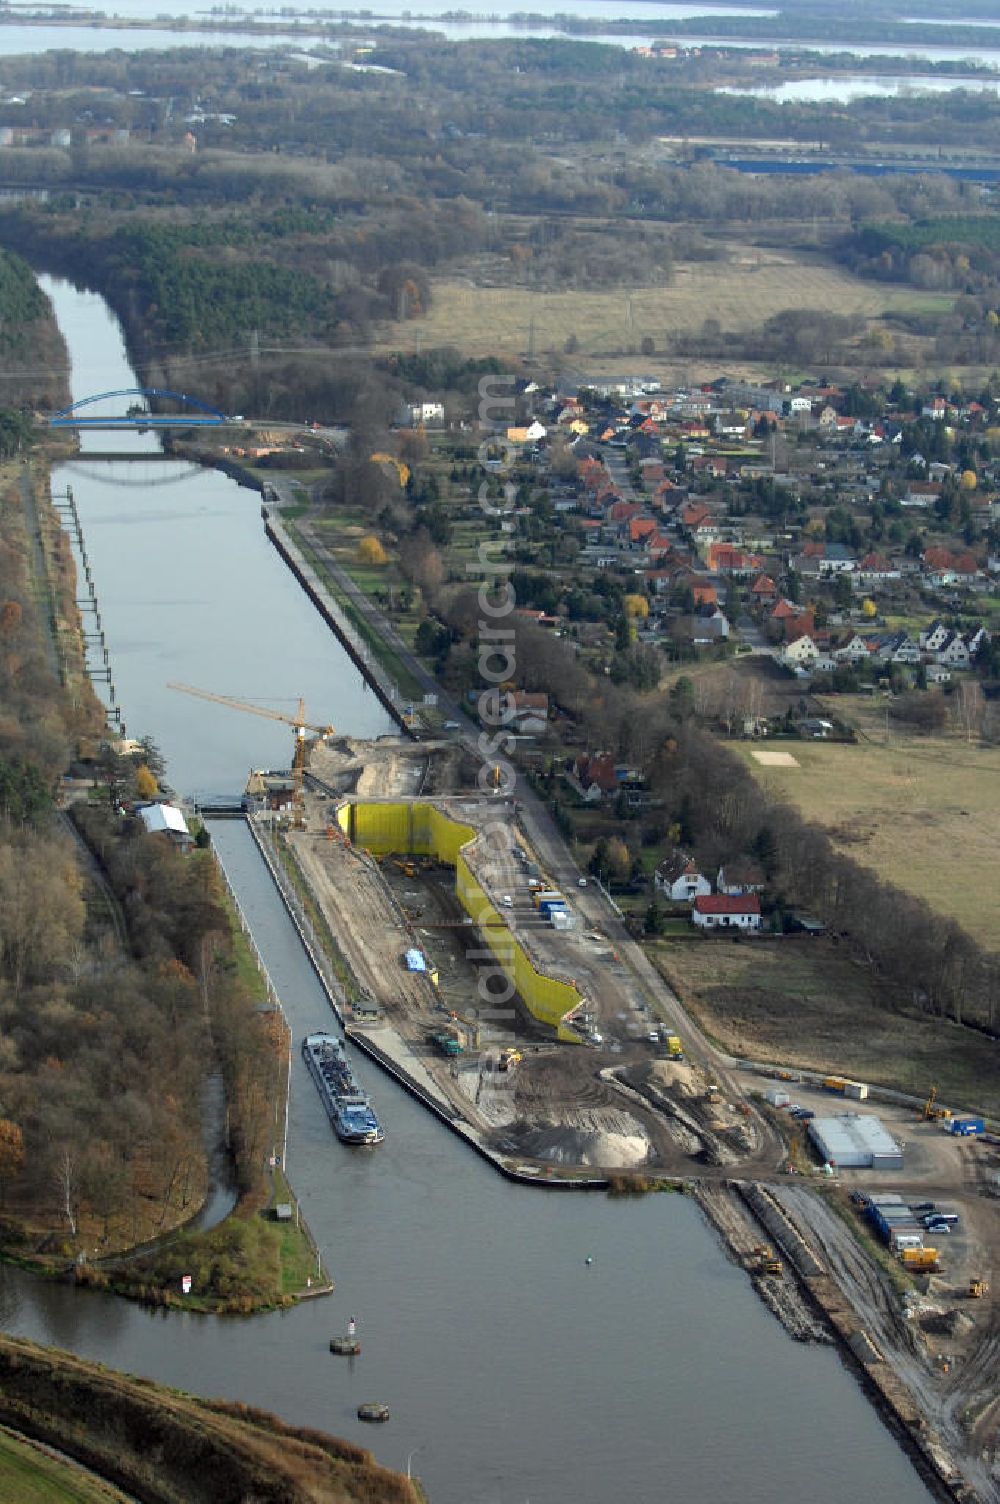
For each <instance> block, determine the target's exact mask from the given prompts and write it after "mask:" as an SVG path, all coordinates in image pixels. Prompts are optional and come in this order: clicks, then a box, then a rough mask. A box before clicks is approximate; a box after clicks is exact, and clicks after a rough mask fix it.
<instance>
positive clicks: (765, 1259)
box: [753, 1243, 784, 1279]
mask: <svg viewBox="0 0 1000 1504" xmlns="http://www.w3.org/2000/svg"><path fill="white" fill-rule="evenodd" d="M753 1258H754V1263H755V1265H756V1272H757V1273H758V1274H767V1275H772V1276H775V1277H777V1278H779V1279H780V1278H781V1275H782V1274H783V1272H784V1271H783V1269H782V1266H781V1260H780V1259H779V1258H778V1257H777V1256H776V1254H775V1252H774V1249H773V1248H772V1247H771V1245H770V1243H758V1244H757V1246H756V1247H755V1248H754V1250H753Z"/></svg>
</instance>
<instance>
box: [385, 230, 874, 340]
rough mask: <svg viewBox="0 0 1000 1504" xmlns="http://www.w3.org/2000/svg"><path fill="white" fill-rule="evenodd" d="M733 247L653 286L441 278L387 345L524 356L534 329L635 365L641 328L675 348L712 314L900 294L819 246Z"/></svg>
mask: <svg viewBox="0 0 1000 1504" xmlns="http://www.w3.org/2000/svg"><path fill="white" fill-rule="evenodd" d="M729 250H730V254H729V257H728V259H726V260H720V261H706V262H697V261H692V262H678V263H677V264H676V266H675V267H674V269H673V275H672V277H671V279H670V280H669V282H664V283H663V284H661V285H659V286H652V287H650V286H647V287H641V286H639V287H627V286H623V287H618V288H610V289H600V290H597V291H588V290H585V289H583V290H577V289H574V288H569V289H566V290H558V289H557V290H552V291H549V290H538V289H534V288H529V287H519V286H502V287H496V286H479V285H477V284H476V282H475V281H473V280H472V279H462V278H458V277H454V276H452V277H442V278H439V279H435V280H434V282H433V284H432V291H433V298H432V302H431V306H430V308H429V310H428V311H427V313H426V315H425V316H424V317H422V318H420V319H415V320H413V321H412V322H411V323H410V324H407V325H393V326H392V328H391V330H388V331H387V332H386V340H385V343H386V348H391V349H393V350H400V349H405V348H407V347H411V348H417V346H418V342H419V346H421V347H422V348H424V349H428V348H431V347H433V346H436V345H452V346H456V347H457V348H458V349H459V350H461V351H462V352H463V353H465V354H468V355H473V356H483V355H523V354H524V353H525V352H526V351H527V349H528V342H529V329H530V330H531V342H532V344H533V347H534V353H535V354H536V355H539V356H542V355H545V354H547V353H554V354H562V353H563V352H564V350H565V347H566V342H567V340H569V339H571V338H572V339H573V340H575V341H576V347H575V349H574V350H573V353H572V362H573V364H574V365H575V364H577V363H582V362H586V361H587V360H588V359H596V358H599V359H601V360H602V361H609V360H610V361H611V362H612V365H613V364H614V361H615V358H616V357H619V358H620V357H626V356H627V357H628V358H627V359H626V360H625V367H627V368H628V369H629V370H635V368H636V358H637V356H638V355H639V353H640V343H641V341H642V339H643V338H644V337H646V336H649V337H650V338H651V339H652V340H653V342H654V346H655V350H656V352H657V353H658V354H660V355H662V354H664V353H666V355H667V356H668V357H669V356H670V353H671V350H672V347H673V345H674V343H675V335H676V333H677V332H678V331H681V332H685V333H694V332H696V331H698V330H700V329H701V327H702V325H703V324H704V322H705V320H706V319H707V318H712V319H714V320H716V321H717V322H718V323H719V325H720V326H721V328H722V330H723V331H730V330H732V331H744V330H749V329H754V328H759V327H760V325H762V324H763V323H764V322H765V321H766V320H767V319H769V318H771V317H773V316H774V315H776V314H780V313H783V312H784V311H786V310H788V309H795V310H799V309H802V308H812V309H817V310H820V311H822V312H824V313H831V314H842V315H855V314H856V315H859V316H861V317H862V318H865V319H877V318H878V317H879V315H880V314H881V313H882V312H883V311H884V310H886V309H887V308H890V307H891V306H892V305H893V302H894V298H895V296H896V294H895V292H894V290H893V289H891V288H888V287H886V286H885V285H884V284H882V283H878V282H872V281H863V280H862V279H861V278H859V277H854V276H852V275H851V274H850V273H849V272H847V271H844V270H842V269H841V268H839V267H836V266H833V265H832V264H830V263H826V262H824V261H822V260H821V259H820V258H818V257H816V256H813V255H808V254H805V253H803V254H796V253H794V252H784V251H782V252H777V251H774V250H771V249H767V248H764V249H759V248H757V247H754V246H732V247H730V248H729ZM647 364H648V358H647ZM625 367H623V369H624V368H625ZM602 369H611V367H609V366H607V365H604V366H602ZM644 369H645V367H644Z"/></svg>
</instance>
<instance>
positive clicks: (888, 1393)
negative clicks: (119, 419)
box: [247, 819, 980, 1504]
mask: <svg viewBox="0 0 1000 1504" xmlns="http://www.w3.org/2000/svg"><path fill="white" fill-rule="evenodd" d="M247 825H248V827H249V829H250V831H251V835H252V839H253V840H254V844H255V845H256V846H257V849H258V851H259V852H260V854H261V856H262V858H263V860H264V863H265V866H266V867H267V869H268V872H269V873H270V875H271V878H272V881H273V882H274V885H275V887H276V889H277V891H278V894H279V897H280V898H281V900H282V903H283V904H284V906H285V908H286V911H287V912H288V914H289V917H290V918H291V920H292V923H293V924H294V925H295V928H296V931H297V932H298V934H299V936H300V938H301V939H302V943H303V945H304V947H305V949H306V953H307V955H308V956H309V960H310V963H311V965H312V966H313V968H314V970H315V972H316V975H317V976H318V978H319V980H320V983H321V985H322V986H323V988H324V991H326V993H327V996H328V999H329V1001H330V1005H331V1008H332V1009H333V1012H334V1014H335V1015H336V1017H337V1020H338V1022H339V1023H340V1024H341V1027H342V1028H343V1031H344V1036H345V1039H346V1040H347V1042H348V1043H349V1044H351V1045H353V1046H355V1047H357V1048H358V1049H359V1050H360V1051H361V1052H362V1054H364V1055H365V1057H366V1058H367V1059H369V1060H371V1061H373V1063H375V1064H376V1065H377V1066H378V1067H379V1068H380V1069H381V1070H382V1071H384V1072H385V1073H386V1075H388V1076H390V1077H391V1078H392V1079H393V1080H394V1081H395V1082H396V1083H397V1084H398V1085H399V1086H400V1087H402V1089H403V1090H404V1091H406V1092H407V1093H408V1095H410V1096H411V1097H412V1098H413V1099H414V1100H415V1101H417V1102H419V1103H420V1105H421V1106H423V1107H424V1108H426V1109H427V1111H429V1112H430V1113H431V1114H432V1116H433V1117H435V1118H436V1120H437V1121H438V1122H439V1123H441V1124H442V1125H443V1126H444V1127H445V1128H448V1129H449V1130H450V1131H451V1132H452V1133H454V1134H455V1135H456V1136H457V1137H458V1138H460V1139H461V1140H462V1141H463V1143H465V1144H466V1146H467V1147H468V1148H469V1149H471V1150H472V1151H473V1152H474V1153H475V1154H477V1155H478V1156H479V1157H480V1158H481V1159H483V1160H485V1161H486V1162H487V1163H488V1164H489V1165H490V1166H491V1168H492V1169H494V1170H495V1171H496V1172H497V1173H499V1174H500V1175H502V1176H503V1177H504V1178H505V1179H507V1180H510V1181H513V1182H515V1183H517V1184H519V1185H525V1186H533V1187H536V1188H538V1187H540V1188H542V1189H544V1190H561V1191H597V1190H604V1191H607V1190H609V1189H610V1188H611V1185H612V1182H611V1181H610V1180H609V1179H608V1178H607V1177H593V1178H589V1179H586V1180H584V1179H580V1178H571V1177H568V1176H565V1175H564V1174H562V1173H560V1172H559V1171H558V1170H554V1171H553V1172H552V1173H550V1174H547V1175H546V1174H544V1173H538V1172H537V1171H533V1170H532V1171H529V1170H528V1169H527V1168H519V1167H516V1166H512V1165H509V1164H507V1163H505V1161H504V1160H503V1159H502V1158H501V1157H500V1156H499V1155H497V1154H496V1153H495V1152H494V1151H492V1150H491V1149H490V1148H489V1147H488V1146H487V1145H485V1144H483V1143H481V1142H478V1141H477V1138H476V1136H475V1134H474V1132H473V1131H472V1130H471V1129H470V1128H469V1127H468V1125H466V1124H463V1122H462V1120H461V1119H460V1118H459V1116H458V1114H457V1111H456V1110H455V1109H453V1108H451V1107H450V1105H449V1106H446V1105H445V1104H444V1103H443V1102H438V1101H436V1100H435V1099H434V1098H433V1097H432V1096H431V1095H430V1093H429V1092H427V1091H426V1090H425V1089H424V1088H423V1087H422V1086H421V1085H420V1084H419V1083H418V1082H416V1081H415V1080H414V1079H413V1077H412V1076H410V1075H409V1073H408V1072H407V1071H406V1070H405V1068H404V1067H403V1066H401V1065H400V1064H399V1063H398V1062H397V1061H395V1060H393V1059H392V1058H391V1057H390V1056H388V1055H387V1054H386V1053H385V1051H383V1050H382V1049H380V1048H379V1047H378V1046H376V1045H374V1044H373V1043H372V1041H371V1040H369V1039H367V1038H366V1037H365V1035H364V1033H363V1032H362V1030H361V1029H360V1028H358V1027H351V1026H350V1025H349V1024H348V1023H347V1022H346V1021H345V1017H344V1014H343V1012H342V1009H341V1006H340V1004H341V1003H342V1002H343V1001H344V999H342V998H341V999H339V1000H338V999H337V998H336V995H335V993H334V990H333V988H332V987H331V985H330V983H329V981H328V979H327V977H326V976H325V973H324V969H323V968H322V966H321V963H320V961H319V959H318V958H317V956H316V955H315V952H314V949H313V946H312V944H311V943H310V941H309V939H308V938H307V937H306V935H305V933H304V930H303V928H302V926H301V924H300V921H299V917H298V915H297V914H296V912H295V907H294V906H293V905H292V904H291V903H290V902H289V899H288V895H287V892H286V887H285V883H284V882H283V880H282V879H281V877H280V874H279V872H278V870H277V869H276V868H275V865H274V861H273V858H272V857H271V855H270V853H269V852H268V851H267V848H266V844H265V843H264V842H263V841H262V840H261V838H260V835H259V832H258V831H257V830H256V829H255V822H254V821H253V820H252V819H248V820H247ZM632 1173H633V1172H629V1171H623V1172H622V1179H623V1181H627V1180H628V1178H630V1177H631V1175H632ZM649 1178H650V1179H651V1180H653V1182H654V1185H655V1184H656V1183H660V1182H662V1183H663V1184H669V1185H670V1186H671V1187H672V1188H675V1189H676V1190H678V1191H680V1192H681V1193H682V1194H685V1195H689V1196H690V1197H691V1198H692V1199H693V1200H694V1201H695V1202H696V1203H697V1205H698V1207H699V1209H700V1211H701V1213H702V1215H703V1216H704V1217H705V1219H706V1221H707V1222H708V1223H709V1225H710V1226H711V1227H712V1228H713V1230H714V1231H715V1233H716V1235H717V1236H718V1237H719V1239H720V1241H721V1243H722V1245H723V1248H724V1249H725V1252H726V1255H727V1257H728V1258H730V1259H731V1260H732V1262H733V1263H735V1264H737V1265H738V1266H739V1267H741V1268H742V1269H744V1271H745V1272H747V1274H748V1276H749V1277H750V1280H751V1283H752V1284H753V1286H754V1289H755V1291H756V1293H757V1295H758V1297H759V1298H760V1299H761V1300H762V1301H763V1303H764V1304H765V1305H766V1306H767V1307H768V1309H769V1310H770V1311H771V1313H772V1315H774V1316H775V1317H776V1319H777V1320H779V1321H780V1322H781V1324H782V1325H783V1326H784V1327H785V1330H786V1331H787V1332H788V1334H789V1336H791V1337H792V1339H793V1340H798V1341H806V1342H809V1341H813V1342H815V1341H820V1342H829V1343H831V1344H833V1345H834V1346H836V1348H837V1351H838V1353H839V1354H840V1356H841V1358H842V1360H843V1361H844V1362H845V1363H846V1365H847V1366H848V1367H849V1368H850V1369H851V1371H852V1372H853V1373H854V1374H855V1377H856V1378H857V1379H858V1380H859V1382H860V1383H861V1385H862V1388H863V1389H864V1391H865V1393H866V1394H867V1396H868V1398H869V1400H870V1401H871V1402H872V1404H873V1406H874V1408H875V1410H876V1411H877V1413H878V1414H879V1415H880V1417H881V1418H882V1420H883V1421H884V1423H885V1424H886V1425H887V1426H888V1428H889V1429H890V1431H891V1432H892V1434H893V1436H894V1437H895V1439H896V1440H897V1441H898V1442H899V1444H900V1445H901V1446H902V1448H903V1450H904V1451H905V1452H906V1453H907V1455H908V1456H909V1458H910V1460H911V1462H912V1463H913V1465H914V1466H915V1468H916V1470H917V1472H918V1473H919V1474H920V1476H921V1478H922V1480H923V1481H924V1483H925V1484H926V1485H927V1486H928V1488H929V1489H930V1490H931V1491H932V1492H933V1493H934V1495H935V1497H936V1498H937V1499H939V1500H942V1501H945V1504H975V1501H977V1500H979V1499H980V1496H979V1495H978V1494H977V1493H976V1492H975V1491H974V1490H973V1489H972V1487H971V1485H969V1484H967V1483H966V1482H965V1480H964V1479H963V1478H962V1477H961V1476H960V1475H959V1474H958V1473H957V1469H956V1467H955V1466H954V1464H952V1462H951V1460H950V1458H949V1457H948V1455H947V1453H946V1452H945V1450H944V1448H943V1446H942V1445H941V1444H939V1443H938V1442H937V1441H936V1440H935V1439H934V1438H933V1437H932V1436H931V1435H929V1434H928V1430H927V1427H926V1422H925V1420H924V1418H923V1416H922V1414H921V1411H920V1408H919V1405H918V1404H917V1402H916V1400H915V1399H914V1397H913V1396H912V1394H911V1393H910V1391H909V1390H908V1389H907V1388H906V1386H905V1385H904V1384H902V1383H901V1382H900V1381H899V1380H898V1379H897V1378H896V1376H895V1373H894V1370H893V1367H892V1363H891V1359H888V1358H887V1357H886V1356H884V1355H883V1354H882V1352H881V1351H880V1350H879V1348H878V1346H877V1345H876V1344H875V1342H873V1341H872V1339H871V1338H870V1336H869V1335H868V1334H867V1332H866V1330H865V1328H864V1326H863V1325H862V1323H861V1320H860V1318H859V1316H858V1314H857V1313H856V1312H855V1310H854V1309H853V1307H852V1306H851V1304H850V1301H849V1299H848V1298H847V1297H846V1296H845V1295H844V1294H843V1293H842V1292H841V1290H840V1288H839V1287H838V1285H837V1283H836V1281H835V1280H834V1278H833V1276H832V1275H831V1273H830V1271H829V1269H828V1268H827V1266H826V1264H825V1263H824V1262H823V1260H822V1259H821V1258H820V1256H819V1255H818V1254H817V1252H816V1251H815V1249H814V1248H813V1247H812V1246H810V1243H809V1241H808V1240H807V1237H806V1235H805V1231H804V1230H801V1229H799V1228H797V1227H796V1226H795V1225H794V1224H793V1223H792V1221H791V1220H790V1218H789V1217H788V1215H787V1214H786V1213H785V1212H784V1210H783V1209H782V1207H781V1206H780V1205H779V1203H778V1201H777V1200H776V1198H775V1197H774V1195H773V1194H772V1191H773V1188H772V1187H769V1186H768V1185H767V1184H766V1183H764V1182H761V1181H758V1180H750V1181H743V1180H740V1179H738V1178H737V1177H734V1176H731V1175H730V1176H727V1177H725V1178H720V1179H719V1180H715V1181H711V1182H708V1181H706V1180H705V1179H704V1177H703V1176H698V1175H692V1176H688V1177H678V1176H662V1177H660V1176H655V1175H654V1176H651V1177H649ZM637 1189H638V1187H637ZM643 1189H644V1190H651V1189H652V1188H651V1187H643ZM723 1198H727V1199H728V1200H729V1201H730V1202H731V1203H733V1204H735V1205H736V1206H737V1207H738V1211H739V1212H742V1213H743V1215H744V1218H745V1220H746V1222H747V1225H749V1227H750V1228H751V1229H752V1230H753V1231H752V1232H751V1234H750V1237H751V1239H756V1238H759V1237H769V1238H771V1239H772V1240H773V1243H774V1245H775V1247H776V1248H777V1249H778V1250H779V1251H780V1253H781V1255H782V1256H783V1258H784V1260H785V1261H786V1267H787V1270H788V1271H789V1277H788V1278H787V1279H784V1280H783V1281H782V1285H781V1291H782V1293H781V1295H776V1294H775V1293H773V1285H774V1282H773V1281H768V1280H767V1279H765V1278H762V1277H759V1276H758V1275H757V1274H755V1273H754V1268H753V1261H754V1257H755V1254H754V1250H755V1248H756V1247H759V1246H760V1244H759V1242H758V1243H755V1242H753V1241H750V1242H748V1240H747V1238H746V1237H741V1236H740V1232H739V1224H738V1215H737V1218H734V1217H733V1216H732V1212H731V1210H730V1209H727V1208H726V1207H725V1203H724V1200H723ZM846 1235H847V1236H850V1233H847V1234H846ZM813 1313H815V1315H814V1314H813ZM817 1318H818V1320H817Z"/></svg>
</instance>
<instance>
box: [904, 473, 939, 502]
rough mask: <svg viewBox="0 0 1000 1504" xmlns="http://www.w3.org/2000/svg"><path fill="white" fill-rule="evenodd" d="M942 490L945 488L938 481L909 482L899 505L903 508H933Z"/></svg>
mask: <svg viewBox="0 0 1000 1504" xmlns="http://www.w3.org/2000/svg"><path fill="white" fill-rule="evenodd" d="M942 490H943V487H942V486H941V484H940V482H939V481H936V480H908V481H907V482H906V490H905V491H904V493H903V495H902V496H901V497H900V499H899V504H900V506H901V507H920V508H927V507H932V506H933V505H934V503H935V502H936V501H937V499H938V497H939V496H940V495H941V492H942Z"/></svg>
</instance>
